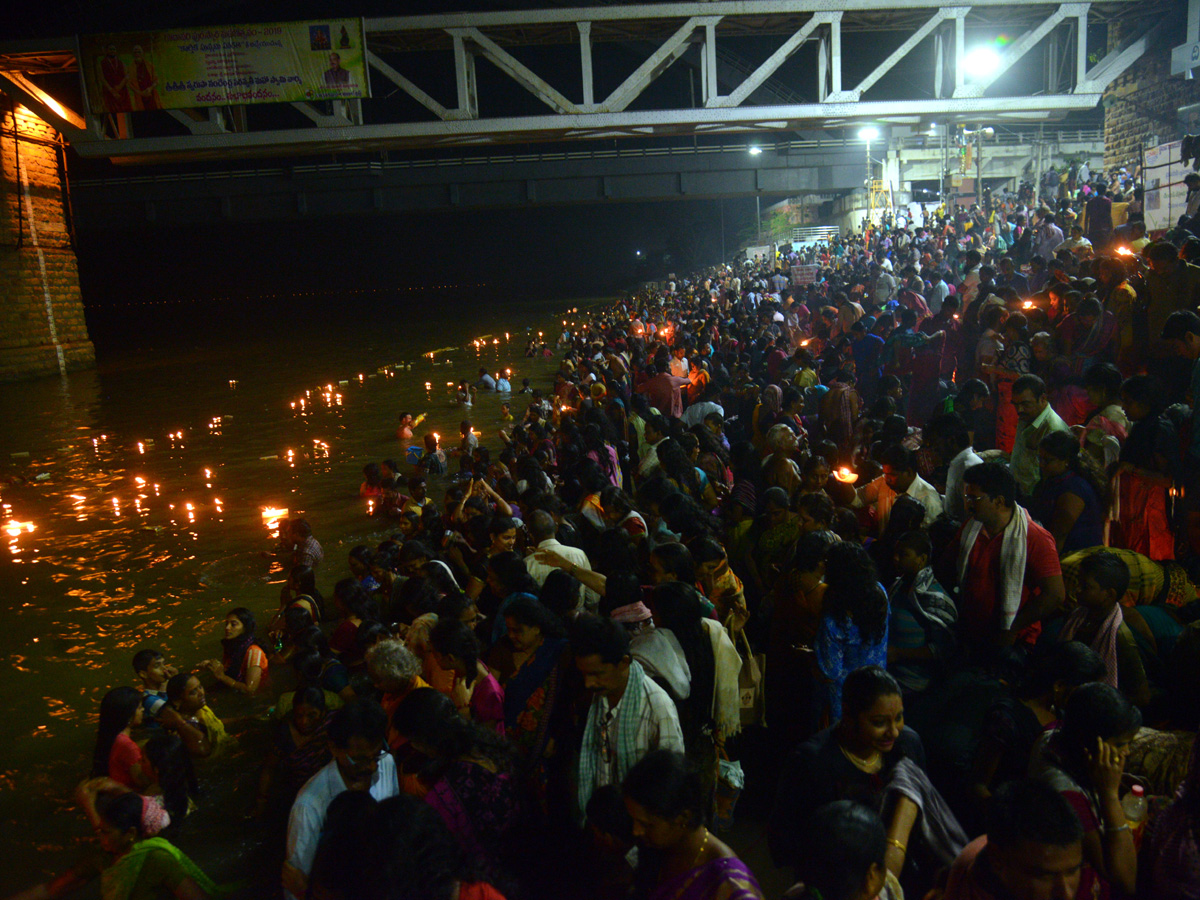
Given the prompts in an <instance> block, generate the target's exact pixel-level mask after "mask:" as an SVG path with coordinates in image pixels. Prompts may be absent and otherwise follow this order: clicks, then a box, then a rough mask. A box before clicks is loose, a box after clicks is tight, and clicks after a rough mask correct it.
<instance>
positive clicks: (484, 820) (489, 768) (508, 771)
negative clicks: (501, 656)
mask: <svg viewBox="0 0 1200 900" xmlns="http://www.w3.org/2000/svg"><path fill="white" fill-rule="evenodd" d="M392 725H393V727H394V728H395V729H396V730H397V731H399V732H400V733H401V734H402V735H404V736H405V737H406V738H408V741H409V743H410V744H411V745H412V746H413V748H414V749H416V750H418V751H420V752H421V753H422V754H423V755H424V756H425V757H427V758H428V760H429V761H428V763H426V765H425V766H424V767H423V768H422V769H421V772H420V779H421V782H422V783H423V785H424V786H425V787H426V788H427V792H426V793H425V795H424V799H425V802H426V803H427V804H429V806H431V807H433V809H434V810H436V811H437V813H438V815H439V816H441V817H442V820H443V821H444V822H445V823H446V827H447V828H449V829H450V833H451V834H453V835H454V837H455V840H457V841H458V844H459V847H460V848H461V849H462V852H463V855H464V856H465V857H466V858H468V859H471V860H474V861H475V862H476V863H477V864H479V865H480V866H481V868H482V869H483V871H484V872H485V873H486V874H487V875H488V876H490V877H494V876H495V875H496V874H497V873H498V872H499V871H500V870H501V867H502V865H503V862H504V860H505V859H509V858H511V857H512V855H513V853H512V851H515V849H516V847H515V846H514V845H513V838H514V836H515V831H516V828H517V826H518V824H519V823H520V821H521V811H522V808H523V806H524V804H523V803H522V798H521V793H520V789H519V785H518V782H517V778H516V775H515V772H514V760H513V753H512V748H511V746H509V745H508V744H507V743H506V742H505V741H504V739H503V738H501V737H500V736H499V735H497V734H496V733H495V732H494V731H489V730H488V729H485V728H481V727H479V726H478V725H474V724H472V723H471V722H468V721H467V720H466V719H464V718H463V717H462V716H460V715H459V714H458V711H457V710H456V709H455V708H454V703H453V702H452V701H451V700H450V698H448V697H447V696H446V695H445V694H443V693H441V692H440V691H435V690H434V689H433V688H421V689H419V690H415V691H413V692H412V693H411V694H409V695H408V696H407V697H405V698H404V700H403V701H402V702H401V703H400V705H399V706H398V707H396V712H395V714H394V715H393V716H392Z"/></svg>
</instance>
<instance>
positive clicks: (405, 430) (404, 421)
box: [396, 412, 416, 441]
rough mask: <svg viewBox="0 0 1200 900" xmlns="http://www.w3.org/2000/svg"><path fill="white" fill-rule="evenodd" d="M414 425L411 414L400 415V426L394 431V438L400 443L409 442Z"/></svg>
mask: <svg viewBox="0 0 1200 900" xmlns="http://www.w3.org/2000/svg"><path fill="white" fill-rule="evenodd" d="M415 424H416V422H415V421H413V416H412V413H406V412H405V413H400V426H399V427H398V428H397V429H396V437H397V438H399V439H400V440H402V441H411V440H412V439H413V426H414V425H415Z"/></svg>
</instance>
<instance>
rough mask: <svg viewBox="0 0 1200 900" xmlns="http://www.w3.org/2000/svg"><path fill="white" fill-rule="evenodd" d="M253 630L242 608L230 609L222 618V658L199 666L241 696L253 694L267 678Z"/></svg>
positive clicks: (249, 615)
mask: <svg viewBox="0 0 1200 900" xmlns="http://www.w3.org/2000/svg"><path fill="white" fill-rule="evenodd" d="M254 627H255V623H254V614H253V613H252V612H250V610H248V609H247V608H246V607H244V606H238V607H235V608H234V609H231V610H230V611H229V613H228V614H227V615H226V616H225V637H224V638H223V639H222V640H221V647H222V648H223V653H222V658H221V659H210V660H207V661H206V662H204V663H202V666H203V667H204V668H206V669H208V671H209V672H210V673H211V674H212V676H213V677H214V678H216V679H217V681H219V682H221V684H223V685H225V686H226V687H230V688H233V689H234V690H235V691H237V692H238V693H241V694H253V693H255V692H256V691H257V690H258V688H259V685H260V684H261V683H262V678H263V676H264V675H266V674H267V654H266V653H265V652H263V648H262V647H260V646H258V644H257V643H256V642H255V639H254Z"/></svg>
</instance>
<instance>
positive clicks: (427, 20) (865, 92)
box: [0, 0, 1156, 162]
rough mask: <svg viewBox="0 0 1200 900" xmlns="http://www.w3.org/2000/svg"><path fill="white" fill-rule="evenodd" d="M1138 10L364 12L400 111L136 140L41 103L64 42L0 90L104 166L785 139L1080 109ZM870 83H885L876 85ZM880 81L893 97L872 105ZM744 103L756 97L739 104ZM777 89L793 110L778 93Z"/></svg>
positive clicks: (67, 43) (179, 119)
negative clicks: (741, 56) (795, 79)
mask: <svg viewBox="0 0 1200 900" xmlns="http://www.w3.org/2000/svg"><path fill="white" fill-rule="evenodd" d="M1154 6H1155V3H1153V2H1150V3H1147V2H1140V3H1138V2H1135V0H1105V2H1097V3H1087V2H1045V0H973V2H970V3H969V4H968V3H964V4H963V5H957V6H943V5H941V4H940V3H939V2H938V0H903V2H895V0H890V2H889V0H715V2H666V3H654V4H642V5H613V6H596V7H580V8H555V9H541V10H527V11H515V12H495V13H448V14H444V15H442V14H439V15H427V16H411V17H402V18H375V19H368V20H366V32H367V48H368V62H369V66H370V71H371V78H372V85H373V94H374V96H375V97H376V98H379V97H381V96H383V95H386V94H389V93H392V92H396V91H399V92H402V93H403V94H404V95H407V97H409V98H411V99H412V101H415V102H414V103H411V104H407V106H406V108H408V107H411V108H412V110H414V114H413V115H399V116H398V115H396V111H395V107H396V104H394V103H392V104H385V103H384V102H383V101H382V100H380V99H368V100H365V101H336V102H333V103H328V104H311V103H295V104H291V106H292V107H293V108H294V110H295V112H294V113H291V117H292V118H293V119H294V120H295V121H294V123H292V122H288V123H287V124H286V125H285V126H283V127H278V126H271V127H264V122H262V121H260V119H265V118H266V117H259V116H257V115H255V114H247V108H246V107H213V108H207V109H195V110H171V111H169V112H168V113H167V114H166V115H169V116H170V117H171V118H172V119H173V120H174V123H173V124H172V125H171V127H172V129H173V130H174V131H175V132H176V133H167V134H161V135H155V136H149V135H143V136H139V135H137V134H136V133H134V131H133V129H136V128H137V127H138V122H137V119H136V116H135V117H133V118H132V121H130V120H127V119H125V118H122V117H117V118H116V119H114V118H113V117H106V116H104V115H101V114H99V113H97V112H96V111H93V110H90V109H88V108H87V107H86V99H84V100H83V101H82V103H83V104H84V105H83V107H82V108H80V109H76V108H74V107H75V105H78V102H79V101H77V100H69V99H67V98H66V97H65V95H61V94H60V95H59V96H53V95H52V94H51V93H49V91H48V90H47V89H46V88H44V87H42V86H40V84H39V83H38V81H37V76H38V75H45V74H53V73H63V72H73V71H77V70H78V68H79V61H78V51H77V44H76V41H75V39H74V38H63V39H61V40H45V41H27V42H10V43H8V44H3V45H0V91H3V92H4V93H6V94H9V96H11V97H13V98H15V99H16V100H18V101H19V102H21V103H22V104H24V105H26V106H28V107H29V108H30V109H32V110H33V111H34V112H36V113H37V114H38V115H39V116H41V117H42V118H44V119H45V120H46V121H48V122H50V123H51V124H52V125H53V126H54V127H56V128H57V129H58V130H59V131H60V132H61V133H62V134H63V135H64V136H65V138H66V139H67V140H68V141H69V142H70V143H71V145H72V146H73V147H74V149H75V150H76V151H77V152H78V153H79V154H80V155H81V156H84V157H107V158H110V159H112V160H114V161H118V162H162V161H181V160H198V159H206V158H222V159H227V158H230V157H236V156H275V157H278V156H283V155H296V154H307V155H311V154H323V153H334V152H350V153H353V152H367V151H371V152H374V151H382V150H388V149H399V148H411V147H433V146H457V147H463V146H472V145H491V144H503V143H524V144H532V143H543V142H550V141H569V140H586V139H597V138H620V137H630V136H632V137H643V138H645V137H657V136H677V135H719V134H724V133H734V132H765V133H776V134H777V135H779V136H780V137H779V139H780V140H785V139H786V137H785V135H786V133H787V132H795V131H798V130H803V129H812V128H825V127H831V126H845V125H852V124H855V123H868V122H869V123H875V124H883V125H888V124H892V125H910V126H911V125H918V124H922V123H925V122H931V121H937V122H941V123H948V122H964V121H972V122H975V121H981V120H987V121H991V122H1029V121H1038V120H1045V119H1049V118H1056V117H1061V116H1063V115H1066V114H1067V113H1070V112H1074V111H1080V110H1087V109H1092V108H1094V107H1095V106H1096V104H1097V103H1098V102H1099V100H1100V98H1101V94H1102V93H1103V91H1104V89H1105V87H1106V86H1107V85H1108V84H1110V83H1111V82H1112V81H1113V79H1115V78H1116V77H1118V76H1119V75H1120V74H1121V73H1122V72H1124V71H1125V70H1126V69H1128V68H1129V66H1130V65H1132V64H1133V63H1134V62H1135V61H1136V60H1137V59H1138V58H1139V57H1140V56H1141V55H1142V54H1143V53H1144V52H1145V51H1146V49H1147V47H1148V46H1149V45H1150V42H1151V41H1152V40H1153V39H1154V37H1155V36H1156V34H1155V28H1154V27H1153V26H1152V27H1150V28H1149V29H1148V30H1146V31H1144V32H1143V33H1141V34H1139V35H1137V36H1136V37H1134V38H1133V39H1131V40H1129V41H1127V42H1125V43H1124V44H1123V45H1122V46H1119V47H1117V48H1115V49H1114V50H1112V51H1111V52H1107V53H1104V52H1101V53H1100V54H1098V56H1099V58H1098V60H1097V61H1096V62H1094V63H1092V62H1090V61H1089V60H1090V59H1091V58H1092V57H1091V53H1092V49H1093V48H1089V46H1088V25H1089V24H1104V23H1107V22H1110V21H1112V20H1114V19H1116V18H1120V17H1123V16H1129V15H1134V14H1135V13H1136V14H1137V15H1139V16H1140V17H1147V18H1148V20H1149V21H1153V17H1152V16H1148V15H1147V14H1148V13H1149V12H1151V11H1152V10H1151V7H1154ZM1001 30H1003V31H1005V32H1009V33H1012V32H1014V31H1016V30H1020V33H1019V35H1017V36H1016V37H1015V38H1014V39H1013V40H1012V41H1011V42H1010V43H1008V44H1007V45H1006V46H1005V47H1003V48H1002V49H1000V50H999V51H998V54H999V64H998V66H997V67H996V68H994V69H993V70H992V71H990V72H989V73H987V74H986V75H983V76H981V77H978V78H972V77H971V76H972V74H974V73H971V72H969V71H968V67H969V57H968V49H969V43H970V41H971V39H972V38H973V37H974V38H976V39H977V40H978V39H980V38H979V36H980V35H986V36H987V38H986V39H987V40H989V41H990V40H991V38H992V37H993V36H994V35H995V34H997V33H998V32H999V31H1001ZM882 32H889V33H891V34H892V35H901V36H903V40H902V42H901V43H900V44H899V46H896V47H895V48H894V49H892V50H891V51H890V52H888V46H890V45H891V42H890V41H879V40H864V38H863V35H865V34H868V33H875V34H878V33H882ZM749 36H753V37H756V38H763V37H768V38H771V39H772V40H773V41H774V44H775V49H774V51H773V52H772V53H771V54H770V55H769V56H768V57H767V58H766V59H765V60H763V61H761V62H759V63H757V64H749V65H743V66H741V71H740V72H738V73H737V77H739V78H741V80H740V83H738V84H736V85H734V86H730V85H728V83H726V85H725V92H722V90H721V85H720V82H719V80H718V69H719V68H720V67H721V66H722V64H724V67H723V71H724V72H725V80H726V81H728V72H729V69H730V66H729V64H728V63H729V58H730V57H729V54H728V53H727V52H726V48H727V47H729V46H731V45H735V44H736V42H737V41H738V39H739V38H746V37H749ZM612 42H620V43H621V44H622V45H623V46H624V48H625V49H626V50H627V51H636V52H637V53H638V54H639V55H640V57H641V61H640V63H639V64H638V65H636V67H635V68H633V70H632V71H631V72H628V74H626V75H624V77H623V78H621V79H620V80H619V83H617V84H616V86H615V87H612V88H611V89H607V90H600V89H599V85H598V81H601V80H603V79H598V78H597V73H596V71H595V67H594V66H593V61H594V60H593V48H595V47H599V46H600V45H603V44H605V43H612ZM722 45H724V46H722ZM806 45H815V47H816V56H817V66H816V77H815V79H813V81H812V82H811V83H809V84H794V83H788V84H786V85H785V84H783V83H782V82H783V79H782V78H777V76H779V74H780V70H781V67H783V66H784V65H785V63H787V62H788V60H789V59H791V58H792V57H793V56H794V55H795V54H796V53H797V51H799V50H800V49H801V48H802V47H805V46H806ZM546 46H556V47H557V48H558V49H557V50H556V51H555V52H556V53H558V54H561V55H566V54H572V55H577V57H578V67H579V69H578V72H579V77H578V79H577V80H576V79H575V78H574V77H572V78H571V79H570V81H571V82H572V87H571V88H570V89H567V88H562V89H560V88H556V87H555V86H554V85H553V84H551V82H550V80H549V78H548V77H545V76H543V75H539V74H538V73H537V72H535V71H534V70H533V68H531V67H530V65H527V64H526V63H525V62H522V61H521V59H520V58H519V55H525V56H526V57H528V56H529V55H530V52H529V51H531V50H532V49H533V48H539V47H543V48H544V47H546ZM1039 46H1044V55H1043V58H1044V59H1045V61H1046V65H1044V66H1042V84H1041V86H1040V88H1038V89H1029V88H1028V87H1027V88H1026V89H1025V90H1024V92H1014V89H1013V88H1012V87H1011V86H1010V85H1011V83H1012V82H1013V81H1014V80H1017V81H1022V80H1025V78H1024V76H1027V75H1028V74H1029V73H1028V72H1027V71H1025V69H1027V68H1029V67H1028V66H1025V67H1021V70H1020V71H1019V73H1015V74H1020V75H1021V76H1023V77H1022V78H1016V79H1014V78H1013V77H1012V76H1010V77H1008V78H1006V77H1005V76H1006V74H1008V73H1009V72H1010V71H1011V70H1013V69H1014V68H1015V67H1020V66H1021V63H1022V61H1023V60H1027V59H1028V54H1029V52H1030V51H1031V50H1033V49H1034V48H1035V47H1039ZM810 49H811V47H810ZM1102 49H1103V48H1102ZM929 53H932V67H931V68H932V73H931V77H930V78H929V79H928V83H923V81H919V80H917V79H915V78H904V79H890V80H889V81H884V80H885V79H887V76H888V75H889V73H891V72H892V71H893V69H895V68H896V66H897V65H898V64H900V63H902V62H904V61H906V60H909V62H910V63H911V62H912V61H913V60H914V59H917V58H918V56H919V55H921V54H929ZM688 54H691V57H692V59H693V60H696V58H697V57H698V68H699V73H700V79H699V81H700V90H699V93H698V96H697V97H696V98H695V100H694V102H693V104H692V105H691V106H687V107H679V106H677V105H676V106H671V105H670V103H669V102H668V101H666V100H664V99H663V97H662V94H663V93H667V94H670V92H660V93H658V94H656V93H655V92H652V91H651V92H647V89H648V88H649V87H650V86H651V85H652V84H653V83H654V82H655V81H656V79H658V78H659V77H660V76H661V75H662V74H663V73H664V72H665V71H667V70H668V69H669V68H670V67H671V66H672V65H673V64H674V63H676V62H678V61H679V60H680V59H681V58H683V57H684V56H685V55H688ZM847 54H853V56H854V59H855V62H862V61H863V57H864V56H867V57H870V59H868V60H865V62H866V63H867V64H869V65H871V68H870V70H869V71H868V73H867V74H866V75H865V76H864V77H861V78H859V79H858V80H857V81H855V82H854V83H850V82H849V81H846V80H844V78H843V75H844V72H845V66H844V63H845V61H846V59H847ZM923 58H924V59H925V60H926V61H928V60H930V57H929V56H927V55H926V56H924V57H923ZM562 62H563V60H561V59H560V60H559V63H562ZM481 64H487V65H490V66H494V67H495V68H496V69H498V70H499V71H500V72H502V73H503V74H504V76H506V78H505V80H504V84H505V85H506V86H507V88H508V89H509V90H510V91H512V92H513V93H514V94H517V95H520V96H518V97H517V98H516V99H517V100H519V101H524V102H529V101H528V97H532V98H535V100H534V105H536V106H537V107H538V110H540V111H535V112H533V113H531V114H528V115H515V116H514V115H494V114H489V110H488V104H487V102H486V101H481V97H480V91H479V89H478V81H477V77H476V70H477V66H479V65H481ZM438 66H443V67H444V68H443V70H442V71H438ZM573 66H574V63H572V64H571V67H572V68H573ZM555 68H556V72H557V75H556V76H555V77H556V78H557V79H558V80H559V81H560V86H561V83H562V82H563V81H565V80H567V79H564V78H563V77H562V75H561V70H562V69H563V66H562V65H561V64H560V65H558V66H556V67H555ZM854 68H855V69H856V70H857V69H858V68H861V66H856V67H854ZM926 68H928V67H926ZM926 68H921V69H920V71H925V70H926ZM922 77H923V76H922ZM881 82H883V83H884V84H886V85H888V87H889V91H883V92H881V91H879V90H878V86H879V85H880V83H881ZM897 82H902V84H900V85H898V84H897ZM450 84H453V86H454V89H453V95H452V96H441V98H440V99H438V98H437V97H435V94H438V93H439V91H442V92H444V93H445V94H449V91H448V90H447V87H448V86H449V85H450ZM773 85H774V86H773ZM897 87H903V88H904V89H905V92H906V96H904V97H901V98H899V99H897V98H896V97H895V96H888V97H886V98H880V94H881V93H882V94H888V93H891V94H893V95H894V93H895V89H896V88H897ZM81 93H82V91H81ZM752 95H755V96H757V97H758V98H759V99H761V98H762V97H764V96H766V97H768V98H769V99H770V98H773V102H768V103H767V104H765V105H764V104H761V103H760V104H753V103H752V102H750V101H751V96H752ZM780 97H786V98H787V99H794V100H795V101H796V102H788V103H781V102H778V99H779V98H780ZM496 105H505V106H506V107H510V108H511V107H512V106H513V104H512V103H509V104H496ZM516 105H517V106H520V105H521V104H520V103H517V104H516ZM542 107H544V108H542ZM155 115H164V114H155ZM276 118H279V117H276ZM131 126H132V127H131Z"/></svg>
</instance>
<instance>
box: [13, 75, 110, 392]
mask: <svg viewBox="0 0 1200 900" xmlns="http://www.w3.org/2000/svg"><path fill="white" fill-rule="evenodd" d="M5 101H7V98H6V97H3V96H0V103H3V106H4V107H6V108H4V109H2V110H0V169H2V170H3V173H4V184H3V191H4V193H3V199H2V204H0V381H17V380H20V379H24V378H35V377H38V376H41V375H51V374H55V373H58V374H65V373H66V372H67V371H68V370H71V369H82V368H87V367H89V366H92V365H94V364H95V361H96V352H95V349H94V348H93V347H92V342H91V341H90V340H89V339H88V334H87V323H86V322H85V321H84V317H83V299H82V297H81V295H80V292H79V268H78V266H77V264H76V260H75V251H74V249H73V248H72V246H71V240H70V235H69V234H68V231H67V223H66V215H65V211H64V202H63V192H62V178H61V171H60V168H59V166H60V163H59V160H60V154H59V148H58V146H57V141H58V134H57V133H56V132H55V131H54V129H53V128H51V127H50V126H49V125H47V124H46V123H45V122H43V121H42V120H41V119H39V118H38V117H37V116H35V115H34V114H33V113H32V112H30V111H29V110H27V109H25V108H24V107H22V106H20V105H17V106H16V107H15V108H14V106H13V104H12V103H11V102H5ZM63 164H64V165H65V160H64V163H63Z"/></svg>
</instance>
